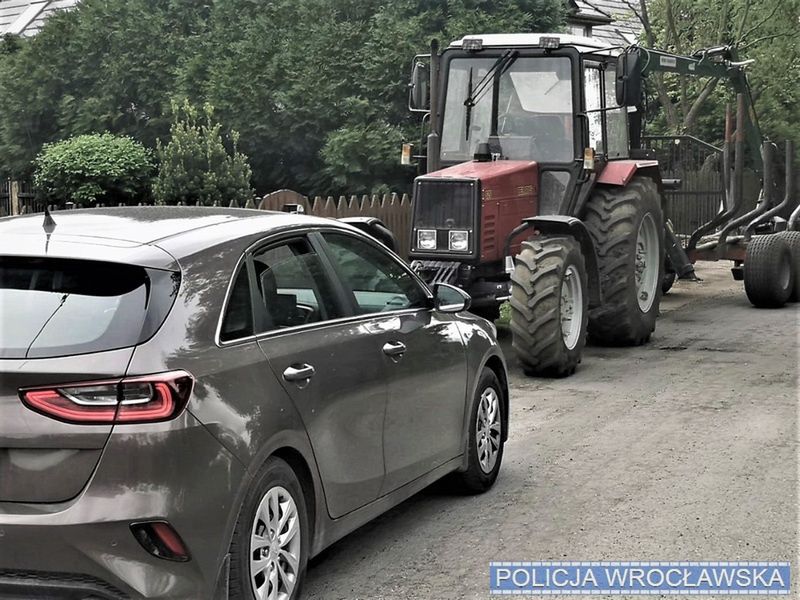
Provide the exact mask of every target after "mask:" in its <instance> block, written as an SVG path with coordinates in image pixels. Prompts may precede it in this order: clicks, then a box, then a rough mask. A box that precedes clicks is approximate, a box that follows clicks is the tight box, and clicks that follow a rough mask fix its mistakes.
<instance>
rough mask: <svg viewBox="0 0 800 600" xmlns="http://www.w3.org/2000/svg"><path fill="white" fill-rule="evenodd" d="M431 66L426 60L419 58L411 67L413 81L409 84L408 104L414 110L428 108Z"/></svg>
mask: <svg viewBox="0 0 800 600" xmlns="http://www.w3.org/2000/svg"><path fill="white" fill-rule="evenodd" d="M430 77H431V74H430V67H429V66H428V65H426V64H425V63H424V62H422V61H420V60H417V61H416V62H415V63H414V67H413V68H412V69H411V83H409V84H408V87H409V94H408V104H409V107H410V108H412V109H414V110H428V105H429V103H430V102H429V101H430V94H429V93H428V87H429V86H430Z"/></svg>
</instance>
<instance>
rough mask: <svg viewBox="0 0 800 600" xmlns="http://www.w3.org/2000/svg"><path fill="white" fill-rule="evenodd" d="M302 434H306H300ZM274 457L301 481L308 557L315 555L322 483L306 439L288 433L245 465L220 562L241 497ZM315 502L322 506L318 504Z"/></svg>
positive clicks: (319, 524) (265, 447) (240, 503)
mask: <svg viewBox="0 0 800 600" xmlns="http://www.w3.org/2000/svg"><path fill="white" fill-rule="evenodd" d="M302 435H305V433H304V432H303V434H302ZM273 457H275V458H280V459H281V460H283V461H284V462H286V463H287V464H288V465H289V467H290V468H291V469H292V470H293V471H294V473H295V475H296V476H297V478H298V480H299V481H300V485H301V487H302V489H303V493H304V494H305V497H306V510H307V511H308V512H309V514H308V522H309V525H310V527H311V531H310V532H309V540H311V554H310V555H311V556H313V555H314V554H315V551H314V550H315V547H316V542H317V540H316V535H315V534H316V532H318V531H320V530H321V528H322V523H321V522H320V519H323V518H324V517H325V515H326V510H325V505H324V503H325V495H324V491H323V489H322V481H321V479H320V476H319V473H318V472H317V470H316V462H315V461H314V454H313V450H312V449H311V444H310V442H309V441H308V438H307V437H306V439H305V440H303V439H302V437H301V436H300V435H296V436H295V435H292V434H291V433H289V432H283V433H282V434H278V435H277V436H276V438H274V439H273V440H271V442H270V443H268V444H266V445H264V446H263V447H262V449H261V451H260V452H259V453H258V454H256V455H255V456H254V457H253V459H252V460H251V461H250V464H249V465H248V468H247V471H246V472H247V475H246V478H245V479H244V480H243V481H242V482H241V484H240V486H239V490H238V492H237V493H236V497H235V498H234V500H233V506H234V507H235V510H231V512H230V516H229V519H228V523H227V528H226V531H227V534H226V536H225V542H224V545H223V548H224V551H223V554H222V557H221V560H222V559H224V557H225V555H226V554H227V552H228V548H229V547H230V544H231V540H232V539H233V532H234V529H235V527H236V521H237V520H238V519H239V514H240V512H241V509H242V504H243V502H244V498H245V496H246V495H247V491H248V490H249V489H250V486H251V485H252V484H253V479H254V478H255V476H256V474H257V473H258V472H259V470H260V469H261V467H262V466H263V465H264V464H265V463H266V462H267V461H268V460H269V459H270V458H273ZM318 503H321V505H320V504H318Z"/></svg>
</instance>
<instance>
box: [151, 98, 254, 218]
mask: <svg viewBox="0 0 800 600" xmlns="http://www.w3.org/2000/svg"><path fill="white" fill-rule="evenodd" d="M173 111H174V112H175V115H176V117H175V121H174V122H173V124H172V126H171V127H170V134H171V139H170V141H169V143H168V144H167V145H166V146H164V145H162V144H161V142H160V141H159V142H158V146H157V147H158V158H159V161H160V166H159V170H158V177H157V178H156V182H155V186H154V191H155V197H156V202H157V203H159V204H176V203H178V202H184V203H186V204H200V205H210V204H213V203H214V202H215V201H217V202H219V204H221V205H223V206H227V205H228V204H230V202H231V201H232V200H233V201H235V202H236V203H237V204H240V205H244V203H245V202H247V201H248V200H250V199H252V198H253V188H252V187H251V186H250V177H251V174H252V172H251V170H250V165H249V163H248V161H247V157H246V156H245V155H244V154H242V153H241V152H239V151H238V150H237V147H236V145H237V142H238V139H239V134H238V133H237V132H235V131H234V132H232V133H231V147H232V150H231V151H230V152H229V151H228V149H227V148H226V147H225V144H224V142H223V140H222V134H221V129H222V127H221V125H220V124H219V123H215V122H214V120H213V114H214V109H213V108H212V107H211V106H210V105H206V106H205V107H203V110H202V113H201V111H199V110H198V109H197V108H195V107H193V106H192V105H190V104H189V103H188V102H186V103H184V104H183V106H182V107H181V108H180V109H179V108H178V107H173Z"/></svg>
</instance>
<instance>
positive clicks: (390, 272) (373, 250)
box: [323, 233, 428, 315]
mask: <svg viewBox="0 0 800 600" xmlns="http://www.w3.org/2000/svg"><path fill="white" fill-rule="evenodd" d="M323 238H324V239H325V241H326V242H327V244H328V248H329V249H330V252H331V254H332V257H333V260H334V261H335V263H336V265H337V267H338V269H339V273H340V274H341V276H342V279H343V283H344V285H345V287H346V288H348V289H349V290H350V291H352V293H353V296H354V298H355V303H356V309H357V311H358V314H362V315H363V314H370V313H378V312H386V311H392V310H402V309H407V308H424V307H426V306H427V305H428V296H427V294H426V293H425V290H424V289H423V288H422V287H421V286H420V284H419V283H417V281H415V280H414V278H413V277H412V276H411V275H410V274H409V272H408V271H406V270H405V269H404V268H403V267H402V266H401V265H400V264H398V263H397V261H396V260H394V259H393V258H392V257H391V256H389V255H388V254H386V253H385V252H383V251H382V250H380V249H378V248H377V247H375V246H373V245H372V244H369V243H368V242H365V241H363V240H360V239H358V238H355V237H352V236H349V235H342V234H337V233H325V234H323Z"/></svg>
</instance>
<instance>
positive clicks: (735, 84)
mask: <svg viewBox="0 0 800 600" xmlns="http://www.w3.org/2000/svg"><path fill="white" fill-rule="evenodd" d="M619 60H620V65H619V66H618V69H617V73H618V78H620V79H621V80H622V81H621V83H622V84H626V83H627V88H628V89H627V90H625V89H624V87H625V86H620V87H618V101H619V100H621V99H623V98H627V99H628V100H629V101H628V102H625V104H627V105H632V104H636V103H638V104H641V98H642V90H641V83H640V81H641V78H642V77H647V76H648V75H649V74H650V73H657V72H666V73H677V74H679V75H686V76H695V77H714V78H718V79H720V80H723V81H726V82H727V83H728V84H729V85H730V86H731V89H732V90H733V91H734V93H735V94H742V95H743V96H744V101H745V108H746V112H747V115H748V118H747V119H745V127H744V129H745V132H744V133H745V139H746V140H747V145H748V146H749V148H751V151H750V152H749V153H748V154H749V156H748V162H749V163H750V164H751V166H752V167H753V168H754V169H755V171H756V172H758V173H759V174H762V173H763V164H762V161H761V154H760V151H759V150H760V148H761V142H762V136H761V129H760V128H759V126H758V118H757V116H756V112H755V108H754V105H753V97H752V94H751V93H750V84H749V83H748V80H747V74H746V72H745V67H746V66H747V65H748V64H750V63H751V62H752V61H740V60H739V56H738V53H737V51H736V48H735V47H734V46H720V47H717V48H707V49H704V50H700V51H698V52H696V53H695V54H694V55H693V56H682V55H680V54H671V53H668V52H663V51H661V50H653V49H650V48H642V47H640V46H631V47H629V48H628V49H626V50H625V52H624V53H623V54H622V55H621V56H620V58H619ZM620 67H621V68H620ZM620 94H622V95H623V96H622V98H620ZM634 97H635V98H636V100H635V101H634V100H633V98H634Z"/></svg>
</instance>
